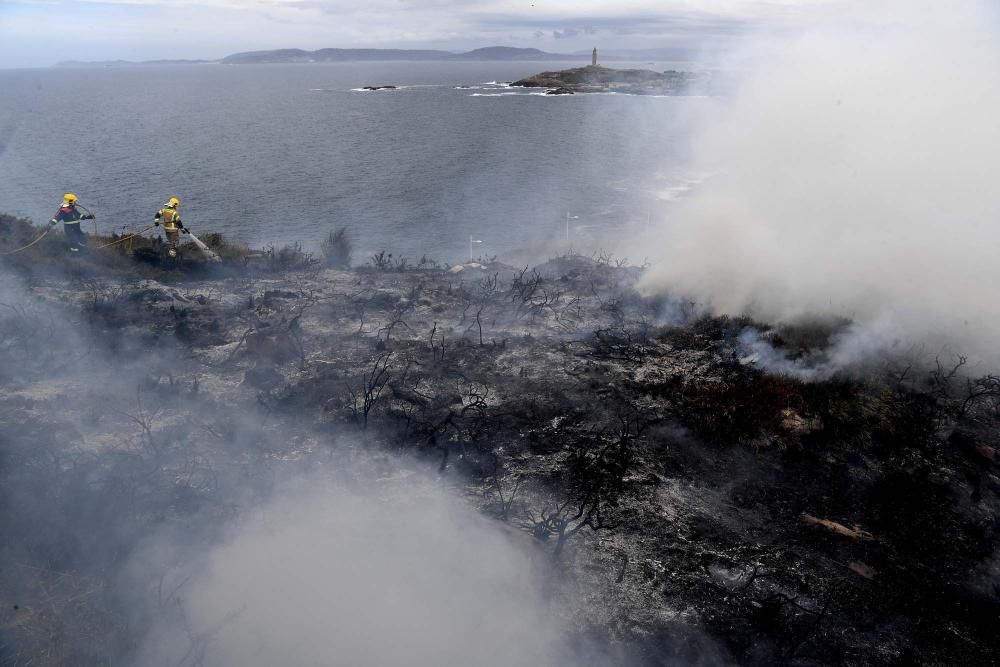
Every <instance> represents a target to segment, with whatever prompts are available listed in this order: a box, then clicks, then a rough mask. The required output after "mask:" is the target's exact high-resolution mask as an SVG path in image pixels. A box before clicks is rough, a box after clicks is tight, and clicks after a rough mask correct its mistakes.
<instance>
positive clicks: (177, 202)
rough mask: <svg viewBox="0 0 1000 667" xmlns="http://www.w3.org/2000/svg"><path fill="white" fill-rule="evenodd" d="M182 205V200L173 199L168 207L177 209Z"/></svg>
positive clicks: (168, 203)
mask: <svg viewBox="0 0 1000 667" xmlns="http://www.w3.org/2000/svg"><path fill="white" fill-rule="evenodd" d="M180 205H181V200H180V199H178V198H177V197H171V198H170V200H169V201H168V202H167V206H169V207H170V208H177V207H178V206H180Z"/></svg>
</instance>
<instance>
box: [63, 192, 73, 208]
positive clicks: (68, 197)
mask: <svg viewBox="0 0 1000 667" xmlns="http://www.w3.org/2000/svg"><path fill="white" fill-rule="evenodd" d="M75 203H76V195H75V194H73V193H72V192H67V193H66V194H64V195H63V204H66V205H67V206H72V205H73V204H75Z"/></svg>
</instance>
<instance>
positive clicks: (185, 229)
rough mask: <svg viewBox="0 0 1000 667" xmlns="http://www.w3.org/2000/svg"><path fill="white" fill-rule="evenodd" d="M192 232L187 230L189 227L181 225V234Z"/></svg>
mask: <svg viewBox="0 0 1000 667" xmlns="http://www.w3.org/2000/svg"><path fill="white" fill-rule="evenodd" d="M190 233H191V232H189V231H188V230H187V227H181V234H190Z"/></svg>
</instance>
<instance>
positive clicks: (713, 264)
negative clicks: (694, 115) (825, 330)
mask: <svg viewBox="0 0 1000 667" xmlns="http://www.w3.org/2000/svg"><path fill="white" fill-rule="evenodd" d="M845 4H850V5H852V6H855V7H856V5H853V3H845ZM878 4H879V7H880V10H878V11H873V10H869V11H862V12H858V11H856V10H852V11H851V13H850V15H849V16H848V15H843V16H840V17H838V18H836V20H833V21H830V22H827V23H824V25H823V27H822V29H816V28H810V29H806V30H802V31H799V32H798V33H796V35H795V36H793V37H789V36H787V33H786V35H785V36H784V37H782V36H777V37H776V36H775V35H767V36H766V37H765V38H763V39H761V40H759V41H758V42H757V44H756V48H751V49H749V50H748V51H746V52H742V53H740V54H737V56H736V57H735V59H734V61H733V65H732V67H731V68H730V69H731V71H732V72H733V73H734V74H735V77H736V79H737V80H738V83H737V85H736V89H735V91H734V92H733V94H732V95H730V96H725V97H723V98H720V99H718V100H716V103H715V105H714V108H713V111H711V112H710V113H708V114H707V115H706V118H705V122H704V123H703V125H702V127H701V130H700V131H699V132H698V133H697V135H696V136H695V137H694V139H693V142H694V154H695V155H696V156H697V157H696V162H697V164H695V165H693V166H694V169H695V170H697V171H705V172H709V173H712V174H713V176H712V177H710V178H709V179H708V180H706V182H705V183H704V184H703V185H702V186H701V187H700V189H699V190H698V192H697V193H696V194H694V195H693V196H691V197H689V198H688V199H687V200H686V201H685V203H683V204H681V205H679V206H678V208H677V209H676V214H675V215H672V216H671V217H670V219H669V220H667V221H665V222H664V224H662V226H661V227H660V228H659V229H658V230H657V231H656V234H655V238H653V239H652V243H650V242H649V241H650V240H649V239H646V243H645V245H644V246H643V248H642V249H641V250H640V251H638V252H637V253H636V254H638V255H648V256H649V257H650V259H651V261H652V262H653V268H652V270H651V271H650V273H649V275H648V277H647V279H646V282H645V288H646V289H647V290H648V291H649V292H651V293H659V292H672V293H675V294H676V293H680V294H684V295H687V296H691V297H694V298H698V299H701V300H703V301H704V302H705V303H706V304H708V305H710V306H712V307H714V308H715V309H716V310H719V311H722V312H729V313H734V314H736V313H742V312H748V313H750V314H753V315H755V316H758V317H762V318H766V319H770V320H772V321H773V320H795V319H800V318H803V317H808V316H810V315H814V314H832V315H841V316H845V317H849V318H851V319H853V320H854V321H855V322H856V323H857V326H855V327H854V328H853V329H852V330H851V331H850V332H848V335H845V336H842V337H841V338H840V339H839V348H840V349H838V350H837V351H836V353H835V356H837V357H838V358H839V359H841V360H842V361H844V362H851V361H854V360H856V359H858V358H861V357H865V356H868V355H870V354H877V353H881V352H882V351H884V349H885V348H886V347H891V346H893V345H896V347H897V349H898V348H899V346H900V342H902V343H903V347H906V348H907V349H912V347H913V346H918V347H920V348H922V349H923V350H924V351H925V352H926V353H927V354H932V355H941V354H945V355H946V354H964V355H969V356H971V357H974V358H978V359H980V360H985V361H987V362H989V363H996V362H997V361H998V355H997V354H996V347H995V344H994V341H995V340H996V337H997V335H998V333H1000V301H998V300H997V298H996V286H997V285H998V284H1000V263H998V262H997V250H998V248H1000V225H998V221H1000V188H998V187H997V185H996V174H997V173H1000V124H998V123H997V118H998V117H1000V88H998V87H997V86H996V81H997V80H1000V40H998V39H997V37H998V34H997V33H998V30H997V25H998V23H997V21H996V14H995V10H993V9H991V8H990V7H988V6H987V4H986V3H977V2H962V3H950V4H940V3H938V4H933V5H932V4H931V3H924V2H916V3H914V2H891V3H878ZM650 248H652V250H650ZM633 252H636V251H633Z"/></svg>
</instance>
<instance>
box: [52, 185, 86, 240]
mask: <svg viewBox="0 0 1000 667" xmlns="http://www.w3.org/2000/svg"><path fill="white" fill-rule="evenodd" d="M76 203H77V198H76V195H75V194H73V193H72V192H67V193H66V194H64V195H63V203H62V206H60V207H59V210H58V211H57V212H56V214H55V216H53V218H52V219H51V220H49V224H50V225H55V224H56V223H59V222H61V223H63V232H65V234H66V240H67V241H69V249H70V251H72V252H80V250H82V249H84V248H86V247H87V235H86V234H84V233H83V231H82V230H81V229H80V221H81V220H93V219H94V216H93V215H91V214H90V213H80V210H79V209H78V208H77V207H76ZM84 210H86V209H84Z"/></svg>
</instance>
